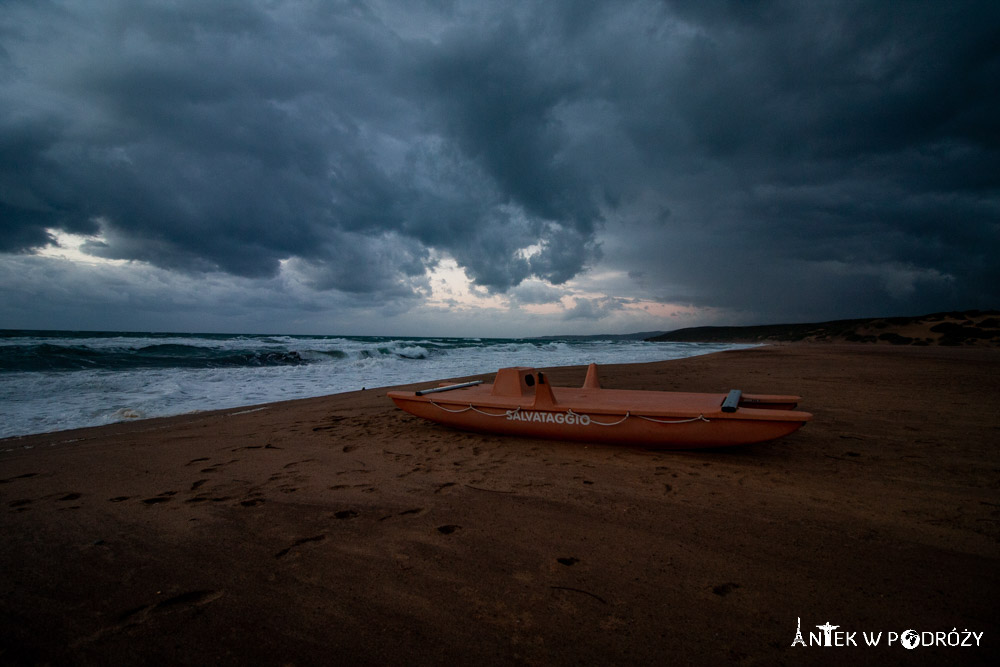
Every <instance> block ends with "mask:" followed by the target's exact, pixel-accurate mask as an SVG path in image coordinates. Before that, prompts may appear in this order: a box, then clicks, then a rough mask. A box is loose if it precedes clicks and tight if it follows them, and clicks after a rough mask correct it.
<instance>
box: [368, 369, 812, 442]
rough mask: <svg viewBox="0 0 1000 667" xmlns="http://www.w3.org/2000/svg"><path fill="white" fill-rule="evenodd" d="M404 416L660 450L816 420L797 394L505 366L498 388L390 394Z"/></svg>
mask: <svg viewBox="0 0 1000 667" xmlns="http://www.w3.org/2000/svg"><path fill="white" fill-rule="evenodd" d="M388 396H389V398H391V399H392V400H393V401H394V402H395V403H396V405H397V406H398V407H400V408H402V409H403V410H405V411H406V412H409V413H411V414H414V415H416V416H418V417H423V418H424V419H429V420H431V421H433V422H437V423H439V424H444V425H446V426H452V427H454V428H459V429H463V430H468V431H479V432H484V433H500V434H504V435H523V436H530V437H536V438H553V439H558V440H582V441H589V442H604V443H616V444H628V445H640V446H644V447H652V448H657V449H695V448H701V447H729V446H733V445H749V444H752V443H756V442H765V441H767V440H774V439H775V438H780V437H782V436H785V435H788V434H789V433H792V432H793V431H795V430H797V429H799V428H800V427H801V426H802V425H803V424H805V423H806V422H807V421H809V420H810V419H812V415H811V414H809V413H808V412H798V411H796V410H795V407H796V406H797V404H798V401H799V397H798V396H770V395H761V394H743V393H742V392H741V391H740V390H738V389H734V390H732V391H730V392H729V393H728V394H695V393H683V392H667V391H641V390H630V389H602V388H601V386H600V381H599V380H598V377H597V366H596V365H595V364H591V365H590V367H589V368H588V369H587V379H586V380H585V381H584V383H583V386H582V387H580V388H575V387H553V386H551V385H550V384H549V382H548V380H547V379H546V377H545V375H544V373H542V372H540V371H538V370H536V369H534V368H527V367H523V366H519V367H515V368H501V369H500V370H499V371H498V372H497V375H496V379H495V381H494V382H493V384H487V383H483V382H479V381H477V382H464V383H461V384H453V385H445V386H440V387H435V388H432V389H423V390H421V391H416V392H414V391H390V392H389V394H388Z"/></svg>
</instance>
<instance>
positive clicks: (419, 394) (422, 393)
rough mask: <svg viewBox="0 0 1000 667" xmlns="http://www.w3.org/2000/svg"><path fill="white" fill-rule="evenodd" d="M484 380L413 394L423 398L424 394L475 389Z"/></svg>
mask: <svg viewBox="0 0 1000 667" xmlns="http://www.w3.org/2000/svg"><path fill="white" fill-rule="evenodd" d="M482 383H483V381H482V380H474V381H473V382H462V383H460V384H450V385H448V386H447V387H435V388H433V389H421V390H420V391H415V392H413V393H414V394H415V395H417V396H423V395H424V394H437V393H439V392H442V391H451V390H452V389H464V388H465V387H474V386H476V385H477V384H482Z"/></svg>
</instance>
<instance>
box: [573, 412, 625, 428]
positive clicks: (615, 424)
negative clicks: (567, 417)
mask: <svg viewBox="0 0 1000 667" xmlns="http://www.w3.org/2000/svg"><path fill="white" fill-rule="evenodd" d="M566 412H567V414H571V415H575V414H577V413H575V412H573V410H571V409H570V410H566ZM578 416H579V415H578ZM629 416H630V413H629V412H628V411H626V412H625V416H624V417H622V418H621V419H619V420H618V421H616V422H599V421H594V418H593V417H590V423H591V424H597V425H598V426H618V425H619V424H621V423H622V422H624V421H625V420H626V419H628V418H629Z"/></svg>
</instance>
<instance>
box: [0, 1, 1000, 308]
mask: <svg viewBox="0 0 1000 667" xmlns="http://www.w3.org/2000/svg"><path fill="white" fill-rule="evenodd" d="M0 37H2V44H3V48H2V50H0V110H2V113H0V216H2V218H0V221H2V222H0V224H2V234H0V252H6V253H19V252H30V251H32V249H37V248H39V247H41V246H44V245H46V244H47V243H49V242H50V241H51V240H52V237H51V236H50V234H49V232H48V231H47V230H64V231H70V232H76V233H83V234H99V235H100V240H95V241H93V242H91V243H90V244H89V245H88V246H87V250H88V251H89V252H90V253H92V254H94V255H96V256H100V257H105V258H116V259H130V260H143V261H145V262H148V263H150V264H153V265H155V266H158V267H162V268H166V269H170V270H173V271H178V272H182V273H190V274H200V275H204V274H206V273H211V272H224V273H228V274H232V275H233V276H238V277H242V278H250V279H267V278H273V277H275V276H278V275H279V274H280V272H281V270H282V266H286V265H288V264H287V262H289V261H290V262H291V263H292V264H291V265H292V266H295V267H296V268H297V270H299V271H301V273H302V275H303V276H305V279H306V280H307V282H308V284H309V285H311V286H312V287H313V288H315V289H317V290H334V291H339V292H342V293H344V294H347V295H371V297H372V298H375V299H387V300H393V301H397V302H400V303H403V302H407V301H409V302H413V303H416V301H417V300H418V299H419V298H421V295H423V294H425V293H426V289H427V286H426V283H425V278H424V274H425V271H426V269H427V268H428V267H432V266H434V264H435V262H436V261H438V258H439V257H441V255H442V254H447V255H450V256H452V257H453V258H454V259H455V260H456V261H457V262H458V263H459V264H460V266H462V267H463V268H464V269H465V270H466V272H467V273H468V275H469V276H470V277H471V278H472V279H473V280H474V281H475V282H476V284H478V285H480V286H482V287H485V288H488V289H490V290H492V291H495V292H504V291H508V290H511V289H512V288H515V287H516V286H518V285H520V284H522V282H524V281H526V280H534V279H540V280H544V281H547V282H549V283H552V284H555V285H559V284H563V283H566V282H567V281H570V280H573V279H578V278H580V277H581V276H583V275H585V272H586V271H587V270H588V269H590V268H594V267H600V268H601V269H602V270H604V271H606V272H618V273H620V274H626V273H627V274H629V275H632V276H633V277H634V280H632V281H629V282H628V285H630V287H629V288H628V289H630V290H632V291H631V292H630V293H628V294H625V293H617V294H609V299H608V300H604V301H601V300H596V301H583V300H578V301H577V308H576V309H574V310H572V311H569V312H568V313H567V315H568V316H570V317H591V318H593V317H601V316H603V315H606V314H607V313H608V312H610V311H611V310H613V309H615V308H620V303H621V302H620V301H617V300H616V299H619V298H645V299H658V300H663V301H671V302H681V303H685V304H690V305H694V306H700V307H713V308H722V309H727V310H730V311H739V312H742V313H744V314H745V316H746V317H748V318H751V319H752V318H757V319H775V318H781V319H802V318H812V317H836V316H849V315H855V314H856V315H862V314H869V313H870V314H884V313H891V312H899V311H913V312H917V311H922V310H936V309H943V308H951V307H966V306H990V305H996V303H997V301H998V297H1000V291H998V288H997V287H996V286H997V285H998V284H1000V275H998V269H997V268H996V267H997V263H996V262H995V261H994V257H995V254H996V251H997V250H998V248H1000V243H998V237H1000V159H998V158H1000V126H998V121H997V118H998V117H1000V89H998V87H997V86H996V81H998V80H1000V47H997V44H1000V6H998V5H996V4H995V3H991V2H960V3H906V4H898V3H889V4H885V5H872V4H870V3H827V2H815V3H801V2H790V1H789V2H777V1H774V2H759V3H743V2H705V3H688V2H654V1H653V0H634V1H628V2H615V3H596V2H594V3H578V2H572V3H570V2H546V3H534V2H524V3H517V2H515V3H488V2H482V3H477V2H442V3H438V2H422V3H406V4H405V5H386V4H385V3H378V2H372V3H364V2H335V3H318V4H317V3H302V2H294V1H291V0H289V1H287V2H276V3H273V2H272V3H239V4H238V5H232V4H231V3H225V4H223V3H212V2H208V3H206V2H193V1H191V2H180V3H173V4H172V5H171V6H170V7H169V8H167V7H165V6H163V5H158V4H154V3H149V4H147V3H135V2H126V1H124V0H122V1H121V2H107V3H93V4H92V3H79V4H76V3H64V2H49V3H26V2H8V3H4V4H3V5H0ZM532 284H535V283H532ZM609 284H610V283H609ZM616 285H618V284H617V283H616ZM609 289H610V288H609ZM529 292H530V291H529ZM529 292H525V293H524V294H525V296H524V297H523V298H524V299H526V300H525V301H523V302H524V303H531V302H533V301H532V300H531V299H533V298H538V297H537V296H536V297H532V296H530V294H529ZM539 294H540V293H539ZM515 298H516V296H515Z"/></svg>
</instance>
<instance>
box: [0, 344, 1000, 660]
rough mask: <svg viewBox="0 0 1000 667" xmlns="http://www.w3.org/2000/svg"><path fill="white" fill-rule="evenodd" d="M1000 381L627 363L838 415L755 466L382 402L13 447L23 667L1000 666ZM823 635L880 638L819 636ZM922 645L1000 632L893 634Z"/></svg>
mask: <svg viewBox="0 0 1000 667" xmlns="http://www.w3.org/2000/svg"><path fill="white" fill-rule="evenodd" d="M514 362H516V360H512V363H514ZM998 370H1000V349H997V348H964V347H963V348H943V347H892V346H876V345H822V344H812V345H809V344H796V345H784V346H772V347H766V348H754V349H749V350H741V351H733V352H724V353H720V354H714V355H708V356H704V357H696V358H691V359H684V360H678V361H670V362H659V363H654V364H637V365H623V366H605V367H602V368H601V375H602V384H603V385H604V386H605V387H609V388H627V387H628V388H646V389H663V390H684V391H712V392H719V393H724V392H726V391H727V390H729V389H731V388H739V389H742V390H743V391H745V392H756V393H793V394H800V395H801V396H802V397H803V400H802V402H801V404H800V408H801V409H803V410H806V411H809V412H812V413H813V414H814V419H813V421H811V422H810V423H808V424H807V425H806V426H805V427H804V428H803V429H801V430H800V431H798V432H796V433H794V434H792V435H791V436H788V437H786V438H784V439H782V440H778V441H775V442H771V443H765V444H761V445H754V446H750V447H745V448H739V449H732V450H717V451H695V452H657V451H647V450H642V449H636V448H625V447H615V446H604V445H592V444H591V445H588V444H585V443H569V442H552V441H543V440H533V439H521V438H508V437H500V436H490V435H477V434H471V433H462V432H458V431H453V430H449V429H447V428H443V427H440V426H437V425H434V424H431V423H428V422H424V421H422V420H418V419H417V418H415V417H411V416H409V415H406V414H405V413H403V412H401V411H399V410H397V409H396V408H395V407H394V406H393V405H392V403H391V401H389V400H388V399H387V398H386V397H385V390H384V389H379V390H368V391H363V392H355V393H351V394H342V395H336V396H329V397H324V398H317V399H308V400H303V401H294V402H288V403H277V404H270V405H267V406H259V408H245V409H238V410H224V411H219V412H212V413H199V414H193V415H186V416H181V417H174V418H168V419H157V420H148V421H141V422H134V423H128V424H119V425H112V426H107V427H100V428H95V429H83V430H78V431H67V432H62V433H55V434H48V435H41V436H32V437H25V438H16V439H8V440H4V441H0V527H2V534H3V540H2V546H0V572H3V576H2V577H0V628H2V639H0V663H3V664H44V663H52V664H83V665H90V664H93V665H98V664H100V665H105V664H130V665H131V664H149V665H154V664H155V665H163V664H274V665H282V664H296V665H310V664H429V663H450V664H473V663H475V664H512V663H519V664H637V663H639V664H652V663H656V664H716V665H717V664H838V663H843V662H844V661H848V662H849V663H852V664H943V663H945V664H949V663H950V664H958V663H961V664H987V663H990V662H992V659H995V658H997V657H998V649H997V647H998V645H1000V622H998V609H1000V605H998V604H997V602H996V599H997V593H998V590H1000V589H998V586H997V583H998V579H1000V567H998V565H1000V543H998V538H1000V453H998V446H1000V406H998V398H1000V373H998ZM584 372H585V369H584V368H582V367H579V368H566V369H554V370H551V371H550V372H549V377H550V379H551V381H552V382H553V384H555V385H560V384H579V383H580V382H582V380H583V376H584ZM484 377H485V378H486V379H489V378H490V377H491V376H484ZM442 379H444V378H442ZM455 379H459V378H455ZM429 380H431V379H430V378H429ZM435 380H436V379H435ZM427 384H428V385H432V384H434V382H428V383H427ZM424 386H426V385H424ZM798 619H801V628H802V632H803V634H804V636H805V637H804V638H805V640H806V642H809V641H810V637H809V634H810V633H818V632H819V631H818V630H817V629H816V626H817V625H821V624H824V623H827V622H828V623H830V624H833V625H837V626H839V632H842V633H849V632H854V633H856V634H855V636H854V642H856V643H857V646H850V645H848V646H845V647H840V648H836V647H820V646H806V647H802V646H794V647H793V646H791V644H792V643H793V640H794V639H795V636H796V624H797V621H798ZM907 629H913V630H916V631H917V632H935V633H936V632H945V633H947V632H950V631H951V630H952V629H957V631H958V632H959V634H960V635H961V636H962V637H964V636H965V634H964V631H965V630H968V631H970V632H976V633H983V635H982V637H981V639H980V640H979V643H980V644H981V646H979V647H976V646H972V647H954V648H952V647H947V646H938V647H924V646H920V647H918V648H916V649H913V650H908V649H906V648H904V647H903V646H902V645H901V644H900V642H899V641H898V640H897V641H896V642H895V643H894V644H893V645H891V646H888V645H887V641H888V633H889V632H893V633H902V632H903V631H904V630H907ZM862 632H869V633H870V632H876V633H877V632H882V633H883V636H882V639H881V642H880V645H879V646H877V647H868V646H866V645H865V643H864V640H863V635H862ZM835 637H836V636H835ZM847 637H848V635H847V634H845V635H843V636H841V637H840V639H841V640H843V641H844V642H848V639H847Z"/></svg>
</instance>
